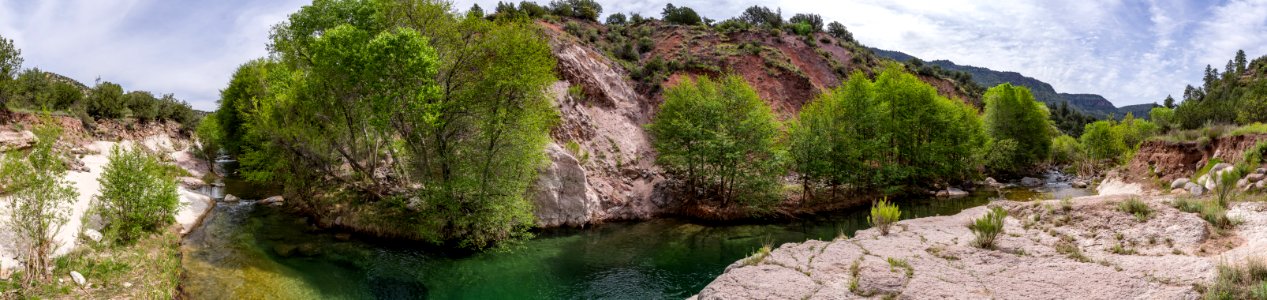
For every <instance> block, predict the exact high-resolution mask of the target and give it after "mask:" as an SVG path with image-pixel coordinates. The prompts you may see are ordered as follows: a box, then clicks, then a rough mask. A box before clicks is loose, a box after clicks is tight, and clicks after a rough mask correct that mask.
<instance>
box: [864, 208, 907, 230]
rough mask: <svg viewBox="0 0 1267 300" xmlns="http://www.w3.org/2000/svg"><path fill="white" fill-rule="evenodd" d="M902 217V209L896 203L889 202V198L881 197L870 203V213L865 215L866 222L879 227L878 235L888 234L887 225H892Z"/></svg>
mask: <svg viewBox="0 0 1267 300" xmlns="http://www.w3.org/2000/svg"><path fill="white" fill-rule="evenodd" d="M901 218H902V210H901V209H899V208H898V207H897V204H895V203H890V202H889V199H882V200H880V201H876V202H873V203H871V214H870V215H868V216H867V223H868V224H871V226H875V227H876V228H879V229H880V235H889V227H892V226H893V223H896V222H897V221H898V220H901Z"/></svg>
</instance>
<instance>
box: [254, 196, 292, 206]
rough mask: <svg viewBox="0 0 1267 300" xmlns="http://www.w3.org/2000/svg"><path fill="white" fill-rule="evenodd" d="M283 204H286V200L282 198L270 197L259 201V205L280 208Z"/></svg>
mask: <svg viewBox="0 0 1267 300" xmlns="http://www.w3.org/2000/svg"><path fill="white" fill-rule="evenodd" d="M285 202H286V198H282V196H272V197H268V198H264V200H260V204H265V205H269V206H280V205H282V204H283V203H285Z"/></svg>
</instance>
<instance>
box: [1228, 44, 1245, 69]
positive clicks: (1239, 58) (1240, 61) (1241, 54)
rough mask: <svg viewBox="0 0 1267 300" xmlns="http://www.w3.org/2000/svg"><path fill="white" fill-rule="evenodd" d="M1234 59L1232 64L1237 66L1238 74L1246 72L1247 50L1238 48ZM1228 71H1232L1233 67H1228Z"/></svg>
mask: <svg viewBox="0 0 1267 300" xmlns="http://www.w3.org/2000/svg"><path fill="white" fill-rule="evenodd" d="M1232 61H1233V63H1232V66H1233V67H1234V68H1236V74H1245V67H1246V60H1245V50H1244V49H1241V50H1236V57H1235V58H1233V59H1232ZM1228 71H1229V72H1230V71H1232V69H1228Z"/></svg>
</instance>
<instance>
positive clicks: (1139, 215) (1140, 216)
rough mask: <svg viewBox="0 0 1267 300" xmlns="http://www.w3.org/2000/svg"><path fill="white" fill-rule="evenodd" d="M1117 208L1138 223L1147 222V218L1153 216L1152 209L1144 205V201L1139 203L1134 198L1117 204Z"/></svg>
mask: <svg viewBox="0 0 1267 300" xmlns="http://www.w3.org/2000/svg"><path fill="white" fill-rule="evenodd" d="M1117 208H1118V209H1119V210H1121V211H1122V212H1125V213H1128V214H1131V215H1134V216H1135V219H1136V220H1139V221H1140V222H1143V221H1147V220H1148V217H1150V216H1152V214H1153V209H1152V208H1149V207H1148V204H1147V203H1144V201H1140V200H1139V199H1136V198H1131V199H1127V200H1126V201H1123V202H1121V203H1118V204H1117Z"/></svg>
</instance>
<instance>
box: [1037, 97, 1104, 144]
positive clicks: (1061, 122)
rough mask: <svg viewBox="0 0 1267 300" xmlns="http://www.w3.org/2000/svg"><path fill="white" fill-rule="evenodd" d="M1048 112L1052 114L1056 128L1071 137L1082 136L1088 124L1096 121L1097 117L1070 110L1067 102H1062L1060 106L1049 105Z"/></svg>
mask: <svg viewBox="0 0 1267 300" xmlns="http://www.w3.org/2000/svg"><path fill="white" fill-rule="evenodd" d="M1047 110H1048V111H1049V112H1051V121H1052V123H1054V124H1055V125H1056V128H1057V129H1059V130H1060V132H1062V133H1064V134H1068V135H1069V136H1075V137H1076V136H1082V130H1083V129H1084V128H1086V126H1087V124H1091V122H1095V121H1096V117H1095V116H1092V115H1089V114H1085V113H1083V112H1081V111H1078V110H1077V109H1074V108H1070V107H1069V102H1067V101H1066V102H1060V105H1055V104H1047Z"/></svg>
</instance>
